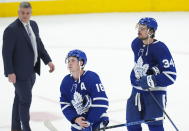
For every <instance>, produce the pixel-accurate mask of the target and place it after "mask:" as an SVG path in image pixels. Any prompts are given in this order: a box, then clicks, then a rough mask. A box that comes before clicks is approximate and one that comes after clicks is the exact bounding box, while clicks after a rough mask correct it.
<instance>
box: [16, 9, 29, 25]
mask: <svg viewBox="0 0 189 131" xmlns="http://www.w3.org/2000/svg"><path fill="white" fill-rule="evenodd" d="M31 14H32V11H31V8H19V10H18V17H19V19H20V20H21V21H22V22H24V23H27V22H28V21H29V20H30V17H31Z"/></svg>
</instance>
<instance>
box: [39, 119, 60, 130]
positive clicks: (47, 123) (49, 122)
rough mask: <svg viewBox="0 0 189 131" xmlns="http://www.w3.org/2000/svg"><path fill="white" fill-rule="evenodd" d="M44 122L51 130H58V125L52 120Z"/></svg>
mask: <svg viewBox="0 0 189 131" xmlns="http://www.w3.org/2000/svg"><path fill="white" fill-rule="evenodd" d="M43 123H44V125H45V127H47V128H48V129H49V131H58V130H57V129H56V127H55V126H54V125H53V124H52V123H51V121H49V120H46V121H44V122H43Z"/></svg>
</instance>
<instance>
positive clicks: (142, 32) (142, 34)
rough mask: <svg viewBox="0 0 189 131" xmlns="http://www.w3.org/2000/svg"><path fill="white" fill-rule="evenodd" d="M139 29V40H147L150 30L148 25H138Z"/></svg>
mask: <svg viewBox="0 0 189 131" xmlns="http://www.w3.org/2000/svg"><path fill="white" fill-rule="evenodd" d="M137 29H138V38H139V39H142V40H146V39H147V38H148V33H149V29H148V28H147V26H146V25H140V24H138V25H137Z"/></svg>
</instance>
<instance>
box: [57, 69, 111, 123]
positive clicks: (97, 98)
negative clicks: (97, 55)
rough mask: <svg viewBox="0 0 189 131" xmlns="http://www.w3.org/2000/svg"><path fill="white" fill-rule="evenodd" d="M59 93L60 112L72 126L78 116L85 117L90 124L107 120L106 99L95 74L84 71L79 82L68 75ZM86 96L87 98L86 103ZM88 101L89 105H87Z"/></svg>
mask: <svg viewBox="0 0 189 131" xmlns="http://www.w3.org/2000/svg"><path fill="white" fill-rule="evenodd" d="M60 92H61V97H60V103H61V109H62V112H63V114H64V115H65V117H66V118H67V119H68V120H69V121H70V122H71V123H72V124H74V119H75V118H76V117H78V116H83V117H85V118H86V121H89V122H90V123H96V122H99V121H102V120H103V119H107V114H106V111H107V109H108V98H107V96H106V93H105V90H104V87H103V85H102V83H101V81H100V78H99V76H98V75H97V74H96V73H95V72H92V71H85V72H84V73H83V74H82V75H81V77H80V81H76V80H74V78H73V77H72V75H71V74H68V75H67V76H65V77H64V79H63V81H62V83H61V86H60ZM86 96H87V97H88V98H89V99H88V100H87V101H86V99H85V98H86ZM89 100H91V104H89V105H87V104H86V102H89ZM85 105H86V106H85Z"/></svg>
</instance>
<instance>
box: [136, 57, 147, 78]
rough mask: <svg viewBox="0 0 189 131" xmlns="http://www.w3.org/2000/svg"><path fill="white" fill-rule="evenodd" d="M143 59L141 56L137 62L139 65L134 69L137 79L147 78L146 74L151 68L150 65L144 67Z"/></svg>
mask: <svg viewBox="0 0 189 131" xmlns="http://www.w3.org/2000/svg"><path fill="white" fill-rule="evenodd" d="M143 63H144V62H143V59H142V57H141V56H140V57H139V58H138V60H137V63H136V64H135V67H134V72H135V77H136V78H137V79H140V78H141V77H142V76H145V75H146V72H147V70H148V68H149V64H144V65H143Z"/></svg>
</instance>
